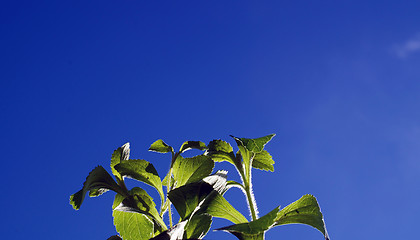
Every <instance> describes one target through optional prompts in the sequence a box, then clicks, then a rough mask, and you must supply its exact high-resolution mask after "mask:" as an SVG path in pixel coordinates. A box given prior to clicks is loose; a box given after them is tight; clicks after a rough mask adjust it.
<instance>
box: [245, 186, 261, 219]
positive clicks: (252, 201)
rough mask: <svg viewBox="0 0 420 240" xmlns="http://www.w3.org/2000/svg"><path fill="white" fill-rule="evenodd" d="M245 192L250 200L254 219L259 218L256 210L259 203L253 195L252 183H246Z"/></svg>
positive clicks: (249, 204) (250, 208)
mask: <svg viewBox="0 0 420 240" xmlns="http://www.w3.org/2000/svg"><path fill="white" fill-rule="evenodd" d="M245 193H246V198H247V201H248V206H249V210H250V212H251V216H252V220H253V221H255V220H257V218H258V216H257V212H256V211H255V209H257V203H256V202H255V198H253V196H252V186H251V185H250V184H246V185H245Z"/></svg>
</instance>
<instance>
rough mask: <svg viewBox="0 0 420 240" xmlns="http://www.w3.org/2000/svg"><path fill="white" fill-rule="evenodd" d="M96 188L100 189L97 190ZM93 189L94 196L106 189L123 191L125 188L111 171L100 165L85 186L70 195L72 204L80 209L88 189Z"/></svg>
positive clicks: (91, 173)
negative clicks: (119, 184)
mask: <svg viewBox="0 0 420 240" xmlns="http://www.w3.org/2000/svg"><path fill="white" fill-rule="evenodd" d="M95 189H99V190H98V191H95ZM91 190H93V193H95V194H93V195H94V196H95V195H96V196H98V193H99V192H102V193H103V192H105V191H106V190H113V191H115V192H122V191H123V190H122V189H121V188H120V186H118V184H117V183H116V182H115V181H114V179H113V178H112V177H111V175H109V173H108V172H107V171H106V170H105V169H104V168H103V167H102V166H98V167H96V168H95V169H93V170H92V171H91V172H90V173H89V175H88V176H87V178H86V181H85V182H84V183H83V188H82V189H81V190H80V191H78V192H77V193H75V194H73V195H71V196H70V204H71V205H72V206H73V208H74V209H76V210H78V209H79V208H80V205H82V202H83V199H84V198H85V196H86V193H87V192H88V191H91Z"/></svg>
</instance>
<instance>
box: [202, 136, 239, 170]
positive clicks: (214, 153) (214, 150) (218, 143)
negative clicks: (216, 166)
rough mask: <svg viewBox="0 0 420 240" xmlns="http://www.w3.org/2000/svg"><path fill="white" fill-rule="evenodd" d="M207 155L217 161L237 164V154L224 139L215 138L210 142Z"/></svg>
mask: <svg viewBox="0 0 420 240" xmlns="http://www.w3.org/2000/svg"><path fill="white" fill-rule="evenodd" d="M206 155H208V156H210V157H211V159H212V160H213V161H215V162H222V161H227V162H230V163H232V164H233V165H235V154H234V153H233V148H232V146H230V144H229V143H227V142H225V141H223V140H213V141H211V142H210V143H209V145H208V149H207V151H206Z"/></svg>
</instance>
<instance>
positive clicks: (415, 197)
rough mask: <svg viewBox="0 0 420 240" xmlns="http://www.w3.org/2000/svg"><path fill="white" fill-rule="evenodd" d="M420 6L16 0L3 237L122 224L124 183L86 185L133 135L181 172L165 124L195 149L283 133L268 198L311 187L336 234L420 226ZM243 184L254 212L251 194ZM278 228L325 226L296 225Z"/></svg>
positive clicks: (91, 233) (5, 20)
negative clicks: (163, 148)
mask: <svg viewBox="0 0 420 240" xmlns="http://www.w3.org/2000/svg"><path fill="white" fill-rule="evenodd" d="M419 10H420V2H419V1H403V2H398V1H371V0H367V1H366V0H365V1H263V2H262V1H258V2H257V1H182V2H180V1H3V2H2V3H1V6H0V34H1V35H0V44H1V45H0V89H1V94H0V109H1V115H0V130H1V140H0V141H1V142H0V147H1V152H2V166H3V168H2V169H3V170H2V175H3V184H2V186H1V192H2V194H1V196H2V197H1V198H0V201H1V205H2V214H1V216H2V219H3V220H2V221H3V223H2V224H1V233H2V238H4V239H62V240H65V239H103V240H104V239H106V238H107V237H109V236H110V235H113V234H115V229H114V227H113V224H112V217H111V204H112V199H113V194H112V193H108V194H106V195H104V196H103V197H101V198H96V199H87V200H86V201H85V202H84V204H83V206H82V208H81V210H80V211H77V212H76V211H74V210H73V209H72V207H71V206H70V205H69V203H68V198H69V195H70V194H72V193H74V192H76V191H78V190H79V189H80V187H81V186H82V183H83V181H84V179H85V177H86V176H87V174H88V173H89V171H90V170H91V169H93V168H94V167H95V166H96V165H103V166H104V167H105V168H106V169H107V170H110V169H109V159H110V155H111V153H112V151H113V150H114V149H115V148H117V147H118V146H121V145H122V144H124V143H125V142H127V141H129V142H130V143H131V146H132V154H131V155H132V157H133V158H143V159H147V160H149V161H151V162H152V163H153V164H154V165H155V166H156V167H157V169H158V171H159V172H160V173H161V174H162V175H163V174H164V173H165V171H166V170H167V168H168V164H169V163H168V161H169V160H168V159H167V157H166V156H163V155H157V154H153V153H149V152H147V149H148V147H149V145H150V144H151V143H152V142H153V141H154V140H156V139H158V138H162V139H164V140H165V141H166V142H167V143H169V144H171V145H173V146H176V147H178V146H179V145H180V144H181V143H182V142H183V141H184V140H201V141H204V142H209V141H210V140H212V139H217V138H222V139H225V140H228V141H230V139H229V134H233V135H236V136H240V137H251V138H252V137H260V136H264V135H267V134H270V133H276V134H277V136H276V137H275V138H274V139H273V140H272V142H270V143H269V145H268V146H267V149H268V150H269V151H270V152H271V154H272V156H273V157H274V160H275V161H276V164H275V169H276V171H275V172H274V173H262V172H258V171H255V172H254V173H255V175H254V191H255V194H256V200H257V202H258V205H259V210H260V212H261V213H262V214H264V213H267V212H268V211H270V210H272V209H273V208H274V207H275V206H277V205H282V206H286V205H287V204H289V203H291V202H293V201H295V200H297V199H298V198H300V197H301V196H302V195H304V194H306V193H311V194H314V195H315V196H316V197H317V198H318V201H319V203H320V205H321V208H322V210H323V213H324V216H325V221H326V224H327V228H328V231H329V233H330V236H331V238H332V239H337V240H338V239H340V240H354V239H384V240H385V239H415V238H417V237H418V232H417V231H418V229H417V228H418V227H417V225H418V223H419V220H418V219H419V218H418V215H419V214H420V205H419V204H418V201H419V198H420V159H419V158H420V111H419V109H420V14H419ZM231 143H233V142H232V141H231ZM218 168H227V169H228V170H229V177H230V178H232V179H235V178H237V174H236V172H235V171H234V170H233V169H231V168H230V167H229V166H228V165H223V164H222V165H218ZM133 184H134V183H133ZM146 189H147V190H148V191H152V190H151V189H150V188H146ZM227 198H228V199H230V200H231V201H232V202H233V203H234V205H235V206H237V207H238V208H239V209H241V210H242V211H243V212H244V214H245V215H247V212H246V208H245V204H244V197H243V195H242V193H240V192H239V191H237V192H235V191H232V192H230V193H228V196H227ZM226 224H228V222H226V221H224V220H218V219H216V220H215V222H214V225H213V226H214V227H220V226H223V225H226ZM207 239H235V238H234V237H233V236H230V235H229V234H227V233H210V234H209V235H208V237H207ZM267 239H322V235H321V234H320V233H319V232H317V231H316V230H314V229H312V228H309V227H306V226H296V225H294V226H284V227H277V228H275V229H273V230H271V231H269V232H268V234H267Z"/></svg>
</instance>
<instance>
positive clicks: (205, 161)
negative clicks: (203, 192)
mask: <svg viewBox="0 0 420 240" xmlns="http://www.w3.org/2000/svg"><path fill="white" fill-rule="evenodd" d="M213 167H214V162H213V161H212V160H211V159H210V157H208V156H203V155H199V156H195V157H192V158H183V157H181V156H178V158H177V159H176V160H175V163H174V165H173V170H172V172H173V175H174V180H175V182H176V185H175V187H180V186H182V185H185V184H187V183H192V182H198V181H200V180H201V179H203V178H205V177H207V176H208V175H210V174H211V172H212V171H213Z"/></svg>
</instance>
